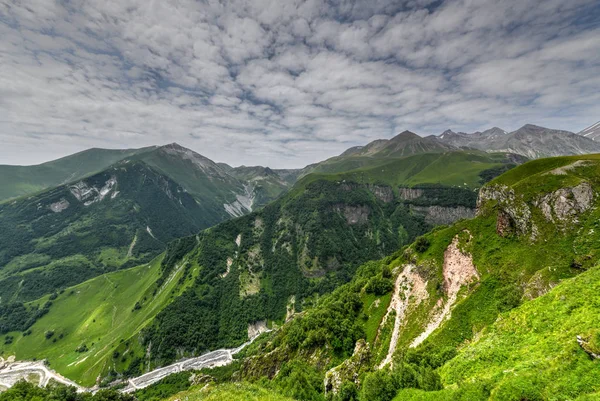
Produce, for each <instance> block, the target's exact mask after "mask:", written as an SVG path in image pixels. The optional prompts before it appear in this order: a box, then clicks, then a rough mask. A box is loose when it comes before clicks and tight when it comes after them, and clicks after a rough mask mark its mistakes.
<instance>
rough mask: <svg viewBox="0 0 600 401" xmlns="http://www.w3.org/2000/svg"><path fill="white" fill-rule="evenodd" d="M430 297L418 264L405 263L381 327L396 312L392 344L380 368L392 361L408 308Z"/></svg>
mask: <svg viewBox="0 0 600 401" xmlns="http://www.w3.org/2000/svg"><path fill="white" fill-rule="evenodd" d="M428 297H429V293H428V292H427V282H425V281H424V280H423V278H421V276H419V274H418V273H417V272H416V266H415V265H413V264H407V265H405V266H404V267H403V270H402V272H401V273H400V274H399V275H398V277H397V278H396V283H395V285H394V293H393V294H392V300H391V301H390V305H389V306H388V310H387V312H386V314H385V316H384V317H383V320H382V322H381V325H380V327H383V326H384V325H385V323H386V322H387V320H388V319H389V318H390V316H391V315H392V312H395V314H396V315H395V317H394V319H395V320H394V329H393V330H392V338H391V340H390V346H389V348H388V352H387V355H386V357H385V358H384V360H383V361H382V362H381V363H380V364H379V369H381V368H383V367H384V366H386V365H388V364H390V363H391V362H392V357H393V356H394V352H395V351H396V346H397V344H398V338H399V337H400V329H401V328H402V326H403V325H404V320H405V317H406V314H407V311H408V308H409V307H410V306H417V305H419V304H420V303H421V302H423V301H424V300H425V299H427V298H428Z"/></svg>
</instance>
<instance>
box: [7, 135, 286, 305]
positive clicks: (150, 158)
mask: <svg viewBox="0 0 600 401" xmlns="http://www.w3.org/2000/svg"><path fill="white" fill-rule="evenodd" d="M90 152H91V153H93V154H96V153H95V152H92V151H90ZM100 153H102V152H100ZM117 153H118V152H116V151H115V152H112V153H110V154H111V155H113V156H114V155H115V154H117ZM130 153H131V152H129V153H127V152H125V151H123V152H121V153H118V154H119V155H121V156H123V155H125V154H128V155H129V157H128V158H126V159H124V160H122V161H120V162H117V163H116V164H113V165H112V166H110V167H108V168H107V169H105V170H103V171H102V172H100V173H97V174H94V175H91V176H88V177H86V178H84V179H81V180H75V181H73V182H71V183H69V184H65V185H61V186H58V187H56V188H52V189H48V190H45V191H42V192H40V193H38V194H35V195H32V196H29V197H26V198H25V197H23V198H20V199H17V200H15V201H11V202H5V203H3V204H0V242H1V243H2V247H1V249H0V295H1V297H2V303H7V302H13V301H28V300H33V299H36V298H39V297H40V296H42V295H45V294H48V293H51V292H54V291H56V290H59V289H62V288H65V287H68V286H71V285H74V284H77V283H79V282H82V281H85V280H87V279H89V278H91V277H94V276H97V275H99V274H103V273H106V272H109V271H113V270H115V269H118V268H122V267H128V266H129V267H131V266H134V265H136V264H140V263H144V262H146V261H148V260H150V259H152V258H153V257H155V256H156V255H158V254H159V253H160V252H162V251H163V250H164V249H165V246H166V244H167V243H168V242H169V241H171V240H173V239H175V238H179V237H183V236H188V235H192V234H195V233H197V232H199V231H200V230H202V229H205V228H207V227H210V226H213V225H215V224H218V223H220V222H221V221H224V220H226V219H228V218H231V217H232V216H240V215H243V214H246V213H249V212H250V211H251V210H252V209H253V208H255V207H258V206H260V205H262V204H263V203H264V202H267V201H268V200H269V199H271V198H275V197H277V196H279V194H280V193H281V192H282V191H284V190H285V189H286V188H287V183H285V182H284V181H283V180H279V179H277V178H276V177H275V176H276V175H275V173H272V174H271V176H270V179H271V180H272V181H273V182H275V183H276V184H277V185H275V186H269V185H266V184H263V181H264V180H261V179H259V178H257V177H254V178H253V177H245V176H239V177H234V176H233V175H230V174H228V173H227V172H225V171H224V170H223V169H222V168H221V167H220V166H218V165H217V164H216V163H214V162H212V161H211V160H209V159H207V158H205V157H203V156H201V155H199V154H197V153H195V152H192V151H190V150H188V149H185V148H182V147H180V146H179V145H176V144H172V145H167V146H162V147H158V148H152V149H149V150H145V151H137V152H134V153H135V154H130ZM83 157H84V156H83V155H76V156H73V157H72V158H71V159H72V160H71V159H69V160H70V161H71V162H72V161H73V160H75V159H77V158H83ZM103 160H104V161H106V160H108V159H107V158H105V159H103ZM90 163H91V162H90ZM90 163H88V164H87V166H90V165H91V164H90ZM71 164H72V163H71ZM53 165H60V166H66V165H67V163H66V162H65V161H57V162H55V163H54V164H53Z"/></svg>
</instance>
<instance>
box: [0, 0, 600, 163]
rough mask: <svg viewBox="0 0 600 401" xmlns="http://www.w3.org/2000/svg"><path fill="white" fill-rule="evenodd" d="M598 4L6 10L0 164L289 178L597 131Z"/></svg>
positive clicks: (153, 4)
mask: <svg viewBox="0 0 600 401" xmlns="http://www.w3.org/2000/svg"><path fill="white" fill-rule="evenodd" d="M599 20H600V6H599V5H598V4H597V1H595V0H571V1H568V2H565V1H562V0H505V1H495V0H479V1H472V0H445V1H433V0H406V1H404V0H401V1H398V0H231V1H227V2H221V1H216V0H201V1H196V0H177V1H175V0H165V1H150V2H148V1H142V0H74V1H69V2H64V1H61V0H0V37H2V40H0V144H1V146H0V163H18V164H26V163H35V162H40V161H44V160H48V159H52V158H55V157H58V156H62V155H64V154H68V153H71V152H74V151H78V150H82V149H85V148H87V147H92V146H95V147H113V148H114V147H140V146H146V145H151V144H162V143H167V142H173V141H177V142H179V143H181V144H182V145H184V146H188V147H190V148H192V149H194V150H197V151H199V152H200V153H203V154H205V155H206V156H208V157H210V158H212V159H214V160H217V161H225V162H228V163H231V164H233V165H238V164H263V165H269V166H272V167H290V166H291V167H300V166H304V165H306V164H309V163H312V162H315V161H318V160H321V159H324V158H326V157H329V156H332V155H334V154H337V153H340V152H341V151H343V150H344V149H346V148H348V147H350V146H355V145H359V144H364V143H366V142H368V141H371V140H374V139H377V138H388V137H391V136H393V135H394V134H396V133H398V132H399V131H402V130H404V129H411V130H413V131H415V132H417V133H420V134H423V135H426V134H431V133H439V132H441V131H443V130H444V129H446V128H452V129H455V130H461V131H470V130H481V129H485V128H487V127H489V126H492V125H496V126H501V127H503V128H505V129H507V130H511V129H515V128H518V126H520V125H522V124H524V123H528V122H530V123H536V124H541V125H547V126H551V127H556V128H562V129H567V130H571V131H577V130H579V129H581V128H583V127H585V126H587V125H589V124H591V123H593V122H595V121H597V120H598V118H600V117H599V116H600V90H599V89H600V77H599V76H598V71H599V70H600V41H598V38H599V37H600V24H599V23H598V21H599Z"/></svg>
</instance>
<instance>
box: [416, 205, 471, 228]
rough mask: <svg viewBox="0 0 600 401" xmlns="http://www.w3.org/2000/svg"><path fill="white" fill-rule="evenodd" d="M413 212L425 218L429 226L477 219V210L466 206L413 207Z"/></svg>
mask: <svg viewBox="0 0 600 401" xmlns="http://www.w3.org/2000/svg"><path fill="white" fill-rule="evenodd" d="M410 209H411V211H412V212H414V213H417V214H421V215H423V216H424V217H425V222H426V223H427V224H431V225H435V226H439V225H448V224H452V223H454V222H456V221H458V220H461V219H471V218H473V217H475V209H474V208H468V207H464V206H457V207H445V206H412V205H411V208H410Z"/></svg>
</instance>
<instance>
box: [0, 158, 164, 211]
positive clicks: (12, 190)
mask: <svg viewBox="0 0 600 401" xmlns="http://www.w3.org/2000/svg"><path fill="white" fill-rule="evenodd" d="M153 149H155V147H148V148H142V149H122V150H121V149H96V148H94V149H88V150H85V151H83V152H79V153H75V154H73V155H70V156H67V157H63V158H61V159H58V160H53V161H50V162H47V163H43V164H39V165H36V166H8V165H0V202H2V201H6V200H7V199H11V198H16V197H19V196H24V195H31V194H33V193H36V192H40V191H42V190H44V189H47V188H52V187H55V186H58V185H61V184H65V183H68V182H72V181H76V180H78V179H81V178H83V177H86V176H88V175H90V174H92V173H97V172H100V171H102V170H104V169H106V168H107V167H108V166H110V165H111V164H114V163H116V162H118V161H120V160H123V159H125V158H128V157H131V156H133V155H136V154H141V153H145V152H149V151H152V150H153Z"/></svg>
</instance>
